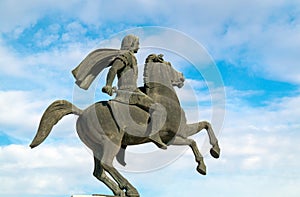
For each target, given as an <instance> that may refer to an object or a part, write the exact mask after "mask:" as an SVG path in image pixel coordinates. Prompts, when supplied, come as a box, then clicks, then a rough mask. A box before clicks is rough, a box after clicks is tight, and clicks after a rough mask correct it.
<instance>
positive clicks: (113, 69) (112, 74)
mask: <svg viewBox="0 0 300 197" xmlns="http://www.w3.org/2000/svg"><path fill="white" fill-rule="evenodd" d="M124 66H125V64H124V62H123V61H122V60H121V59H116V60H115V61H114V63H113V65H112V66H111V68H110V69H109V71H108V74H107V78H106V86H112V83H113V81H114V79H115V76H116V74H117V73H118V71H119V70H121V69H123V67H124Z"/></svg>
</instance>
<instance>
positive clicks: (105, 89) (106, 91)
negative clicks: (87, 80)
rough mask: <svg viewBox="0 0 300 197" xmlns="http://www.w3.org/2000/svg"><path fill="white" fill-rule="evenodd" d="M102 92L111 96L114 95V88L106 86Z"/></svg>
mask: <svg viewBox="0 0 300 197" xmlns="http://www.w3.org/2000/svg"><path fill="white" fill-rule="evenodd" d="M102 92H104V93H106V94H108V95H109V96H112V95H113V88H112V87H111V86H104V87H103V88H102Z"/></svg>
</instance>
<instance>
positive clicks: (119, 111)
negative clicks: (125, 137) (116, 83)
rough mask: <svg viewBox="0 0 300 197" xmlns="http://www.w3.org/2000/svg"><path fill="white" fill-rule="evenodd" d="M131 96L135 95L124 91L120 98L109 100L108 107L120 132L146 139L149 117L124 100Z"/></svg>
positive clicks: (146, 113)
mask: <svg viewBox="0 0 300 197" xmlns="http://www.w3.org/2000/svg"><path fill="white" fill-rule="evenodd" d="M119 93H120V92H119ZM126 94H127V95H126ZM132 94H136V93H135V92H128V93H126V92H125V91H124V92H122V93H121V95H122V96H120V97H118V96H117V97H116V98H115V99H111V100H109V101H108V105H109V107H110V109H111V111H112V114H113V116H114V119H115V122H116V123H117V125H118V127H119V129H120V130H121V131H123V132H126V133H127V134H129V135H133V136H137V137H147V134H146V131H147V124H148V120H149V117H150V115H149V113H148V112H147V111H145V110H143V109H141V108H140V107H138V106H136V105H130V104H129V102H128V100H126V99H124V98H128V99H129V97H130V96H132ZM137 94H138V93H137ZM120 98H122V99H120Z"/></svg>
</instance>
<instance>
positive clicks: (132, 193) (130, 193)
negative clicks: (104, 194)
mask: <svg viewBox="0 0 300 197" xmlns="http://www.w3.org/2000/svg"><path fill="white" fill-rule="evenodd" d="M126 197H140V195H139V193H138V191H137V190H136V189H131V190H127V191H126Z"/></svg>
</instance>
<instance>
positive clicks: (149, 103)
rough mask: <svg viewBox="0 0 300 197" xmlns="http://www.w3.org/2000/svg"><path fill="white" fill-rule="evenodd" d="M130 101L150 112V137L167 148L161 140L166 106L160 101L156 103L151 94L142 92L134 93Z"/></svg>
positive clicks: (158, 144)
mask: <svg viewBox="0 0 300 197" xmlns="http://www.w3.org/2000/svg"><path fill="white" fill-rule="evenodd" d="M129 102H130V104H132V105H137V106H139V107H140V108H142V109H144V110H145V111H148V112H149V114H150V122H149V124H148V127H147V134H148V136H149V139H150V140H151V141H152V142H154V143H155V144H156V145H157V146H158V147H159V148H162V149H167V145H166V144H165V143H164V142H163V141H162V140H161V138H160V135H159V131H160V129H161V128H162V127H163V125H164V123H165V121H166V117H167V114H166V110H165V108H164V107H163V106H162V105H160V104H158V103H154V101H153V100H152V99H151V98H150V97H149V96H147V95H146V94H144V93H142V92H139V94H133V95H132V97H131V98H130V101H129Z"/></svg>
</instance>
